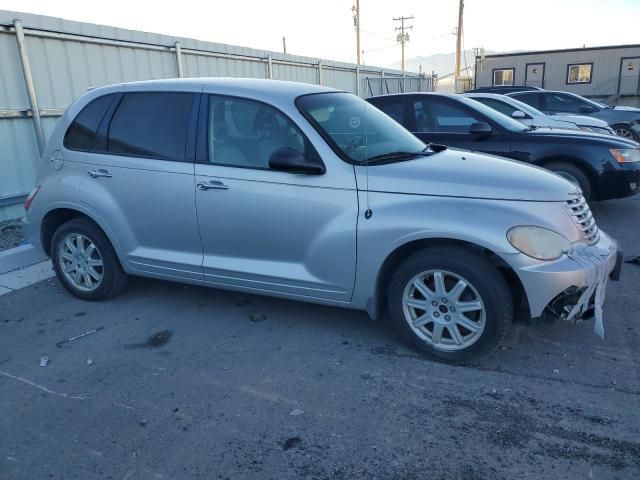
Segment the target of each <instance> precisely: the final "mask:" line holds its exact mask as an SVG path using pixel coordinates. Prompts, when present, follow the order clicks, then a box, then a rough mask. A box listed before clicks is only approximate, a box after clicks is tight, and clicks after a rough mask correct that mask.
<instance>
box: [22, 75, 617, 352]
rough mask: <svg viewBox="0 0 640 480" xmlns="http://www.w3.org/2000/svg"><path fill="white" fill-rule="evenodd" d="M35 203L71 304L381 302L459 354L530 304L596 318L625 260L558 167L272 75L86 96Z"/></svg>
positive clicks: (493, 337)
mask: <svg viewBox="0 0 640 480" xmlns="http://www.w3.org/2000/svg"><path fill="white" fill-rule="evenodd" d="M468 101H469V102H471V100H468ZM25 208H26V209H27V215H26V218H25V220H24V222H25V223H24V227H25V232H26V235H27V237H28V239H29V241H30V242H31V243H32V244H33V245H34V246H36V247H37V248H38V249H39V250H42V251H43V252H44V253H46V254H47V255H49V256H50V257H51V259H52V261H53V265H54V268H55V272H56V274H57V276H58V279H59V280H60V282H61V283H62V285H64V287H65V288H66V289H67V290H68V291H69V292H71V293H72V294H73V295H75V296H76V297H78V298H80V299H83V300H103V299H106V298H108V297H111V296H113V295H115V294H116V293H118V292H119V291H120V290H122V288H123V287H124V285H125V282H126V279H127V275H141V276H146V277H154V278H160V279H164V280H174V281H178V282H184V283H192V284H198V285H205V286H212V287H219V288H224V289H229V290H238V291H243V292H249V293H258V294H265V295H273V296H279V297H285V298H291V299H296V300H304V301H309V302H316V303H323V304H328V305H335V306H339V307H347V308H353V309H362V310H367V311H368V312H369V314H370V315H371V316H372V317H377V316H378V315H379V314H380V312H381V310H382V309H383V308H384V306H385V305H386V306H387V307H388V309H389V311H390V315H391V318H392V321H393V323H394V324H395V326H396V327H397V328H398V329H399V331H400V332H401V333H402V334H403V335H404V336H405V338H407V339H408V341H409V342H410V343H411V344H413V345H414V346H416V347H417V348H419V349H421V350H422V351H423V352H426V353H427V354H429V355H431V356H433V357H435V358H438V359H440V360H445V361H450V362H467V361H472V360H477V359H478V358H481V357H483V356H485V355H487V354H489V353H490V352H492V351H493V350H494V349H495V348H496V346H497V345H498V344H499V342H500V341H501V340H502V339H503V338H504V337H505V335H506V333H507V331H508V330H509V328H510V325H511V323H512V321H513V318H514V305H516V304H518V303H519V302H521V301H524V302H525V304H526V305H527V307H528V312H529V314H530V315H531V316H532V317H539V316H541V315H543V314H544V313H545V312H546V313H547V314H549V315H559V316H563V317H569V318H583V317H589V316H590V314H591V313H590V312H591V311H592V310H591V309H592V307H593V303H592V302H594V301H597V302H598V305H601V301H602V299H603V296H602V295H603V294H604V288H605V285H606V277H607V276H608V275H611V276H612V278H614V279H616V278H617V276H618V272H619V266H620V254H619V253H617V244H616V242H615V241H614V240H613V239H612V238H610V237H609V236H608V235H607V234H606V233H604V232H602V231H599V230H598V227H597V225H596V223H595V220H594V219H593V216H592V215H591V213H590V211H589V206H588V205H587V203H586V202H585V201H584V199H583V198H582V196H581V195H580V193H579V192H578V191H577V190H576V187H575V186H574V185H573V184H571V183H570V182H567V181H566V180H564V179H563V178H560V177H558V176H557V175H553V174H551V173H550V172H547V171H546V170H543V169H538V168H534V167H531V166H528V165H525V164H523V163H520V162H511V161H505V160H503V159H499V158H496V157H493V156H488V155H483V154H475V153H471V152H461V151H457V150H448V149H444V148H429V147H428V146H426V145H425V144H424V143H423V142H421V141H420V140H418V139H417V138H416V137H414V136H413V135H411V133H410V132H408V131H407V130H405V129H404V128H402V127H401V126H400V125H399V124H398V123H396V122H394V121H393V120H391V119H390V118H389V117H388V116H387V115H384V114H383V113H382V112H380V111H379V110H378V109H376V108H373V107H372V106H370V105H369V104H367V103H366V102H364V101H363V100H361V99H360V98H358V97H356V96H354V95H351V94H347V93H344V92H338V91H336V90H333V89H330V88H326V87H320V86H314V85H309V84H301V83H291V82H278V81H271V80H255V79H254V80H250V79H187V80H162V81H145V82H137V83H129V84H120V85H114V86H109V87H102V88H97V89H95V90H91V91H90V92H87V93H85V94H84V95H82V96H81V97H80V98H79V99H78V100H76V101H75V102H74V103H73V104H72V105H71V106H70V107H69V108H68V110H67V111H66V113H65V114H64V115H63V116H62V118H61V120H60V121H59V122H58V124H57V126H56V127H55V130H54V132H53V134H52V135H51V138H50V140H49V142H48V143H47V146H46V149H45V152H44V157H43V162H42V166H41V169H40V173H39V176H38V186H37V187H36V188H35V189H34V190H33V192H32V193H31V195H29V197H28V199H27V201H26V204H25ZM594 289H595V290H597V292H598V294H597V295H595V296H594V295H592V293H593V292H594V291H595V290H594ZM594 299H597V300H594ZM185 320H187V319H185Z"/></svg>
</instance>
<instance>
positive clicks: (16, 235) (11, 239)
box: [0, 218, 24, 250]
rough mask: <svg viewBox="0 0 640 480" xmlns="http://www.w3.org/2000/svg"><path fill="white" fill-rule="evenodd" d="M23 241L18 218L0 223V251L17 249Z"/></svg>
mask: <svg viewBox="0 0 640 480" xmlns="http://www.w3.org/2000/svg"><path fill="white" fill-rule="evenodd" d="M23 241H24V237H23V235H22V223H21V222H20V219H19V218H14V219H13V220H5V221H4V222H0V250H7V249H8V248H13V247H17V246H18V245H20V244H21V243H22V242H23Z"/></svg>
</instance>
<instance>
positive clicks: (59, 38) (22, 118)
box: [0, 10, 432, 221]
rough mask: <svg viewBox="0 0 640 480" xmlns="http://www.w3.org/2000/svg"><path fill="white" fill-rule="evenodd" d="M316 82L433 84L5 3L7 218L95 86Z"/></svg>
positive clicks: (384, 88)
mask: <svg viewBox="0 0 640 480" xmlns="http://www.w3.org/2000/svg"><path fill="white" fill-rule="evenodd" d="M215 76H226V77H254V78H273V79H281V80H292V81H298V82H308V83H317V84H322V85H327V86H331V87H334V88H337V89H340V90H345V91H348V92H352V93H355V94H358V95H360V96H363V97H364V96H370V95H380V94H384V93H397V92H401V91H428V90H432V79H431V78H427V77H424V76H422V75H418V74H409V73H407V74H405V75H403V74H402V72H400V71H397V70H384V69H380V68H375V67H369V66H359V67H358V66H356V65H355V64H351V63H343V62H334V61H331V60H322V59H318V58H310V57H302V56H296V55H288V54H283V53H278V52H269V51H265V50H255V49H251V48H244V47H236V46H231V45H225V44H220V43H211V42H203V41H199V40H194V39H189V38H178V37H171V36H167V35H161V34H155V33H146V32H140V31H132V30H125V29H121V28H115V27H109V26H103V25H94V24H89V23H80V22H73V21H69V20H64V19H61V18H54V17H47V16H41V15H32V14H26V13H17V12H10V11H3V10H0V221H1V220H4V219H7V218H15V217H19V216H21V215H22V214H23V209H22V202H23V201H24V199H25V198H26V195H27V193H28V192H29V191H30V190H31V189H32V187H33V186H34V182H35V176H36V172H37V167H38V159H39V158H40V152H41V151H42V145H43V144H44V143H45V142H46V139H47V138H48V136H49V134H50V133H51V131H52V130H53V128H54V125H55V123H56V120H57V118H58V117H59V116H60V115H61V114H62V113H63V112H64V110H65V109H66V107H67V106H68V105H69V104H70V103H71V102H72V101H73V100H74V99H75V98H76V97H78V96H79V95H81V94H82V93H84V92H85V91H86V90H87V89H88V88H91V87H97V86H101V85H106V84H112V83H118V82H125V81H134V80H146V79H156V78H171V77H215Z"/></svg>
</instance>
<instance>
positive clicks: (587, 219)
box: [567, 195, 600, 245]
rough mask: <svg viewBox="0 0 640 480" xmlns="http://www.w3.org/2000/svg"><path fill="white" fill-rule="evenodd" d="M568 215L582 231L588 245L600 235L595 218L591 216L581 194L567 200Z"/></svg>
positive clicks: (594, 241)
mask: <svg viewBox="0 0 640 480" xmlns="http://www.w3.org/2000/svg"><path fill="white" fill-rule="evenodd" d="M567 205H568V207H569V215H571V218H573V221H574V222H575V223H576V225H577V226H578V228H579V229H580V230H581V231H582V233H584V239H585V240H586V241H587V243H588V244H589V245H593V244H594V243H596V242H597V241H598V239H599V237H600V234H599V230H598V225H596V219H595V218H593V214H592V213H591V209H590V208H589V204H588V203H587V201H586V200H585V199H584V197H583V196H582V195H580V196H579V197H576V198H574V199H572V200H568V201H567Z"/></svg>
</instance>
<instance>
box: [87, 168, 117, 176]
mask: <svg viewBox="0 0 640 480" xmlns="http://www.w3.org/2000/svg"><path fill="white" fill-rule="evenodd" d="M88 175H89V176H90V177H91V178H98V177H104V178H111V177H113V175H111V173H109V170H105V169H104V168H99V169H97V170H89V173H88Z"/></svg>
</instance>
